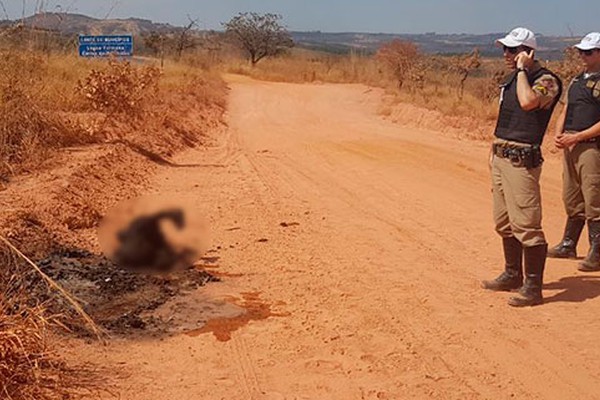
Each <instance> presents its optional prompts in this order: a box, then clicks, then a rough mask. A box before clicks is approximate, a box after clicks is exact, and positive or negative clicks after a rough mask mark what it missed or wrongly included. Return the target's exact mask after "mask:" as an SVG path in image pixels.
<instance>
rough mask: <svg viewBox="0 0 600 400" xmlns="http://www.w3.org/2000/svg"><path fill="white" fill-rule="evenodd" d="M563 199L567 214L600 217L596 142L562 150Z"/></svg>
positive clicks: (599, 160) (599, 159)
mask: <svg viewBox="0 0 600 400" xmlns="http://www.w3.org/2000/svg"><path fill="white" fill-rule="evenodd" d="M563 202H564V204H565V210H566V212H567V215H568V216H569V217H579V218H586V219H588V220H593V221H598V220H600V150H599V149H598V146H597V144H596V143H578V144H577V145H575V147H573V149H571V150H569V149H565V150H564V157H563Z"/></svg>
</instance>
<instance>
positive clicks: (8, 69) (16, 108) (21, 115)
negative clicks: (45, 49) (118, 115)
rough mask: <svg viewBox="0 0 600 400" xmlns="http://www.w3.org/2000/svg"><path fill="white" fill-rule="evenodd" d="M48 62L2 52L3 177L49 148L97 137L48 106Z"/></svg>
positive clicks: (0, 162)
mask: <svg viewBox="0 0 600 400" xmlns="http://www.w3.org/2000/svg"><path fill="white" fill-rule="evenodd" d="M47 79H48V70H47V62H46V61H45V60H44V59H43V58H40V57H37V56H35V55H32V54H30V53H15V52H8V53H4V54H0V178H1V177H4V178H6V177H7V176H8V175H10V174H12V173H13V172H18V169H19V167H23V166H24V167H27V166H31V165H34V164H39V163H41V162H43V161H44V159H45V158H46V153H47V151H48V150H49V149H55V148H58V147H63V146H68V145H74V144H81V143H86V142H90V141H92V140H93V138H91V137H89V135H87V134H85V133H84V132H83V131H82V130H81V129H80V128H79V127H78V126H77V125H74V124H71V123H69V121H67V120H63V119H62V118H61V117H60V116H59V115H57V114H56V113H55V112H53V110H48V109H47V108H46V107H45V106H44V105H45V104H47V103H49V102H51V100H48V99H47V98H46V97H47V96H48V93H46V91H45V90H44V86H45V82H46V80H47Z"/></svg>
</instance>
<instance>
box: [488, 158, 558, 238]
mask: <svg viewBox="0 0 600 400" xmlns="http://www.w3.org/2000/svg"><path fill="white" fill-rule="evenodd" d="M491 164H492V165H491V170H492V171H491V172H492V193H493V201H494V207H493V213H494V223H495V225H496V232H498V234H499V235H500V236H502V237H504V238H508V237H511V236H514V237H516V238H517V239H518V240H519V241H520V242H521V243H522V244H523V246H524V247H533V246H538V245H543V244H546V238H545V236H544V232H543V231H542V198H541V193H540V175H541V173H542V167H541V166H539V167H537V168H532V169H527V168H524V167H515V166H513V164H512V163H511V162H510V160H509V159H507V158H501V157H498V156H496V155H494V156H493V157H492V162H491Z"/></svg>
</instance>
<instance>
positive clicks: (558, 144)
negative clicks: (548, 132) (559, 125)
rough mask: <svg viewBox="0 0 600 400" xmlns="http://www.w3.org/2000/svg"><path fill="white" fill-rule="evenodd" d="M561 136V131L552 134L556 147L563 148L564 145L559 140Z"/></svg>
mask: <svg viewBox="0 0 600 400" xmlns="http://www.w3.org/2000/svg"><path fill="white" fill-rule="evenodd" d="M563 136H564V134H562V133H559V134H557V135H556V136H554V145H555V146H556V148H558V149H564V147H565V146H563V144H562V141H561V139H562V137H563Z"/></svg>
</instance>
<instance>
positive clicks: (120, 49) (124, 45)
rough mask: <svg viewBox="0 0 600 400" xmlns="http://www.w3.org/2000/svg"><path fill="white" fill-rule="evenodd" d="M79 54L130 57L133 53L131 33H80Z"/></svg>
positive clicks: (84, 55)
mask: <svg viewBox="0 0 600 400" xmlns="http://www.w3.org/2000/svg"><path fill="white" fill-rule="evenodd" d="M79 55H80V56H81V57H106V56H111V55H114V56H118V57H131V56H132V55H133V36H132V35H102V36H91V35H80V36H79Z"/></svg>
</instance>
